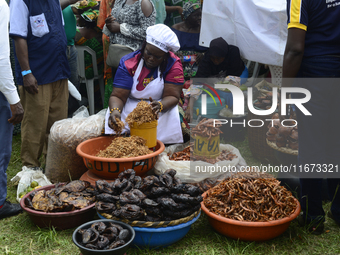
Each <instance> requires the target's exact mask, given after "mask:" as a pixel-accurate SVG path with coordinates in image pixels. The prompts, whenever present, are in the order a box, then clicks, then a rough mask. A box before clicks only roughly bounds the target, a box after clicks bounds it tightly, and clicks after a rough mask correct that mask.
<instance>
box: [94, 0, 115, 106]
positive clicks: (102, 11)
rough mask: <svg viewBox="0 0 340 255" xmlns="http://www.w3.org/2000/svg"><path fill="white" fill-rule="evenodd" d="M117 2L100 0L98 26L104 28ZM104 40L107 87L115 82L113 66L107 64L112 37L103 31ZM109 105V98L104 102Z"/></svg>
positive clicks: (105, 82) (105, 80)
mask: <svg viewBox="0 0 340 255" xmlns="http://www.w3.org/2000/svg"><path fill="white" fill-rule="evenodd" d="M114 3H115V0H102V1H101V2H100V7H99V17H98V20H97V26H98V27H99V28H100V29H101V30H102V29H103V27H104V25H105V20H106V18H107V17H109V16H110V15H111V10H112V7H113V5H114ZM102 41H103V54H104V55H103V57H104V85H105V88H106V87H107V86H112V83H113V74H112V68H111V67H110V66H108V65H107V64H106V59H107V54H108V52H109V46H110V37H108V36H107V35H106V34H104V33H103V35H102ZM109 96H110V95H109V94H108V95H107V96H105V98H108V97H109ZM108 105H109V100H108V99H107V100H105V102H104V108H106V107H107V106H108Z"/></svg>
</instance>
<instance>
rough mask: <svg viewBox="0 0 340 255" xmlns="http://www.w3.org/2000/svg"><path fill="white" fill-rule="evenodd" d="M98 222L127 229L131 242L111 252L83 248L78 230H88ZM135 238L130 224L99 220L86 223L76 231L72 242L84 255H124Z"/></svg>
mask: <svg viewBox="0 0 340 255" xmlns="http://www.w3.org/2000/svg"><path fill="white" fill-rule="evenodd" d="M96 222H104V223H108V222H112V223H114V224H117V225H120V226H121V227H122V228H124V229H127V230H128V231H129V233H130V234H129V235H130V238H129V241H127V242H126V243H125V244H124V245H122V246H119V247H117V248H114V249H110V250H92V249H88V248H86V247H84V246H82V245H81V244H80V241H81V238H82V237H81V234H80V233H78V230H80V229H88V228H90V227H91V225H92V224H93V223H96ZM134 238H135V231H134V229H133V228H132V227H131V226H130V225H128V224H126V223H124V222H121V221H116V220H109V219H99V220H93V221H90V222H87V223H84V224H83V225H81V226H79V227H78V228H77V229H76V230H74V232H73V235H72V240H73V242H74V244H75V245H77V246H78V248H79V250H80V251H81V254H82V255H94V254H115V255H123V254H125V253H126V251H127V250H128V249H129V246H130V245H131V243H132V242H133V240H134Z"/></svg>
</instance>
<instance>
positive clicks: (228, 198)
mask: <svg viewBox="0 0 340 255" xmlns="http://www.w3.org/2000/svg"><path fill="white" fill-rule="evenodd" d="M203 201H204V205H205V206H206V207H207V209H208V210H209V211H210V212H212V213H215V214H217V215H219V216H222V217H226V218H229V219H233V220H239V221H252V222H261V221H262V222H265V221H272V220H278V219H282V218H285V217H288V216H289V215H291V214H293V213H294V212H295V210H296V208H297V203H296V200H295V198H294V197H293V195H292V193H291V192H290V191H288V190H287V189H286V188H285V187H283V186H280V181H278V180H277V179H275V178H232V177H229V178H227V179H226V180H224V181H222V182H220V183H219V184H218V185H217V186H215V187H213V188H212V189H210V190H209V191H208V192H207V196H206V197H205V198H204V200H203Z"/></svg>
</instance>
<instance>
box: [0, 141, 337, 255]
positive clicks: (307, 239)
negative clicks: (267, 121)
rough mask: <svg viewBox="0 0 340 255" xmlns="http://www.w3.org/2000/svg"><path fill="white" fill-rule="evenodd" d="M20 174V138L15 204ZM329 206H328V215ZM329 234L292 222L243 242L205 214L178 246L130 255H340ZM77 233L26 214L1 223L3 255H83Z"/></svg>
mask: <svg viewBox="0 0 340 255" xmlns="http://www.w3.org/2000/svg"><path fill="white" fill-rule="evenodd" d="M233 145H234V146H235V147H237V148H238V149H239V150H240V152H241V154H242V156H243V157H244V158H245V159H246V161H247V163H248V165H250V166H254V165H259V164H260V163H261V162H259V161H258V160H256V159H255V158H253V157H252V155H251V152H250V150H249V147H248V142H247V140H245V141H244V142H237V143H233ZM20 170H21V161H20V136H19V135H17V136H14V137H13V152H12V157H11V161H10V164H9V167H8V171H7V174H8V198H9V200H10V201H11V202H15V196H16V187H15V186H13V185H12V184H11V183H10V179H11V178H12V177H13V176H14V175H15V174H16V173H17V172H18V171H20ZM329 208H330V203H325V205H324V209H325V211H326V212H327V211H328V210H329ZM325 229H326V233H324V234H322V235H320V236H314V235H311V234H309V233H308V232H306V231H305V230H304V229H303V228H301V227H299V226H298V224H297V222H295V221H293V222H292V224H291V225H290V227H289V228H288V230H287V231H286V232H285V233H283V234H282V235H281V236H279V237H277V238H275V239H273V240H270V241H267V242H261V243H256V242H242V241H237V240H233V239H230V238H228V237H225V236H222V235H220V234H218V233H217V232H215V231H214V230H213V228H212V227H211V226H210V225H209V223H208V220H207V217H206V216H205V215H204V214H202V215H201V217H200V219H199V220H198V221H197V222H195V223H194V224H193V225H192V227H191V229H190V231H189V233H188V234H187V235H186V236H185V237H184V238H183V239H182V240H181V241H179V242H177V243H176V244H174V245H171V246H169V247H167V248H163V249H158V250H148V249H146V250H139V249H135V248H131V249H130V250H129V251H128V252H127V254H188V255H194V254H340V246H339V241H340V238H339V237H340V228H339V227H338V226H337V225H336V224H335V223H334V221H332V220H331V219H329V218H326V222H325ZM73 230H74V229H69V230H64V231H55V230H54V229H39V228H38V227H36V226H35V225H34V224H33V223H32V221H31V220H30V218H29V216H28V215H27V214H26V213H22V214H20V215H18V216H14V217H11V218H6V219H3V220H1V221H0V254H15V255H16V254H18V255H19V254H20V255H21V254H23V255H26V254H29V255H33V254H34V255H38V254H39V255H40V254H51V255H52V254H67V255H73V254H75V255H78V254H80V252H79V250H78V248H77V247H76V246H75V245H74V244H73V242H72V233H73Z"/></svg>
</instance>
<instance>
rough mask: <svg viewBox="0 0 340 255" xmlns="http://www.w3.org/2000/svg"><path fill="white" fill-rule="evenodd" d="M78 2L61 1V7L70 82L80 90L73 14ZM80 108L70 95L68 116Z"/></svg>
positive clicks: (75, 23) (75, 24)
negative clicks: (72, 5)
mask: <svg viewBox="0 0 340 255" xmlns="http://www.w3.org/2000/svg"><path fill="white" fill-rule="evenodd" d="M76 2H78V0H60V6H61V9H62V10H63V18H64V23H65V25H64V29H65V33H66V38H67V50H66V54H67V60H68V64H69V66H70V71H71V76H70V78H69V80H70V82H72V84H73V85H74V86H75V87H76V88H77V90H79V81H78V69H77V50H76V47H75V46H74V37H75V35H76V30H77V21H76V17H75V15H74V13H73V9H72V7H71V4H75V3H76ZM78 108H79V103H78V101H77V100H76V99H75V98H74V97H72V96H71V95H69V98H68V116H69V117H71V116H72V113H73V112H74V111H76V110H77V109H78Z"/></svg>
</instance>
